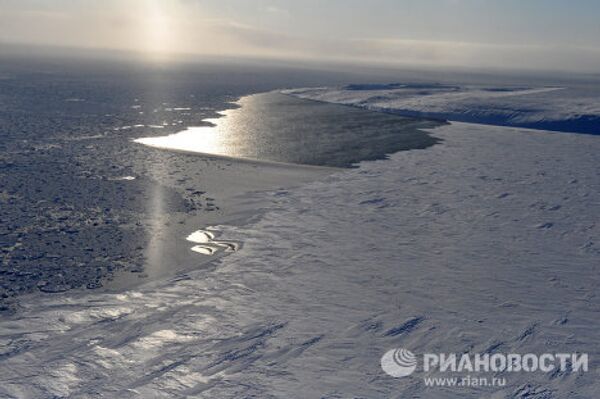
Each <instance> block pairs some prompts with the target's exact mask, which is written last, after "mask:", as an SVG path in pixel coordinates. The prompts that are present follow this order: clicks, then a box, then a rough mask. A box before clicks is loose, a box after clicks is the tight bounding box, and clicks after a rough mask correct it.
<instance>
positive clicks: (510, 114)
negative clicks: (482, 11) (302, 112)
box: [283, 85, 600, 133]
mask: <svg viewBox="0 0 600 399" xmlns="http://www.w3.org/2000/svg"><path fill="white" fill-rule="evenodd" d="M283 93H285V94H290V95H293V96H296V97H300V98H304V99H310V100H318V101H324V102H331V103H336V104H345V105H352V106H357V107H361V108H365V109H371V110H379V111H400V112H406V113H409V114H411V115H423V116H432V115H434V116H437V117H441V118H444V119H450V120H465V119H461V118H470V119H468V120H469V121H471V122H473V121H475V122H479V121H480V120H501V121H502V122H503V123H504V124H509V125H517V126H518V125H523V124H535V123H540V122H555V121H569V120H575V119H578V118H581V117H583V116H595V117H598V116H600V97H598V94H597V91H595V92H594V91H593V90H591V91H590V90H581V89H576V88H568V87H531V88H527V87H513V88H504V87H494V86H469V85H462V86H451V85H430V86H428V85H423V86H422V87H421V86H418V85H417V86H415V85H406V86H402V85H398V86H392V88H387V87H386V86H385V85H383V86H382V87H381V88H379V89H370V90H355V89H351V88H349V87H316V88H301V89H290V90H284V91H283ZM491 124H496V123H491ZM596 133H600V131H599V132H596Z"/></svg>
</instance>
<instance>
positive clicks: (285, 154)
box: [135, 93, 438, 167]
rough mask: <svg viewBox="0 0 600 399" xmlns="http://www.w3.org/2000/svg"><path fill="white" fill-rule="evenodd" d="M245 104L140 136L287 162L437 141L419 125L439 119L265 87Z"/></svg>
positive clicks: (342, 158) (364, 156)
mask: <svg viewBox="0 0 600 399" xmlns="http://www.w3.org/2000/svg"><path fill="white" fill-rule="evenodd" d="M237 104H238V105H239V106H240V108H237V109H230V110H227V111H223V112H221V115H222V117H221V118H213V119H207V120H206V122H210V123H212V124H213V125H214V126H203V127H190V128H188V129H186V130H184V131H182V132H179V133H175V134H171V135H168V136H162V137H145V138H140V139H137V140H135V141H136V142H137V143H141V144H145V145H148V146H151V147H156V148H162V149H170V150H177V151H187V152H196V153H203V154H210V155H218V156H227V157H234V158H248V159H255V160H265V161H276V162H286V163H297V164H308V165H321V166H335V167H348V166H351V165H352V164H354V163H357V162H360V161H362V160H372V159H381V158H384V157H385V155H386V154H390V153H393V152H397V151H400V150H407V149H414V148H425V147H428V146H430V145H433V144H435V143H436V142H437V140H436V139H434V138H432V137H430V136H429V135H427V134H426V133H424V132H422V131H421V130H419V129H422V128H431V127H434V126H437V125H438V123H436V122H432V121H425V120H416V119H410V118H404V117H400V116H397V115H389V114H384V113H378V112H372V111H366V110H361V109H357V108H351V107H345V106H340V105H333V104H325V103H319V102H315V101H308V100H302V99H298V98H293V97H290V96H286V95H283V94H279V93H263V94H255V95H251V96H246V97H243V98H241V99H240V100H239V101H238V102H237Z"/></svg>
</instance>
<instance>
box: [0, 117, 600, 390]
mask: <svg viewBox="0 0 600 399" xmlns="http://www.w3.org/2000/svg"><path fill="white" fill-rule="evenodd" d="M432 133H433V135H435V136H436V137H439V138H441V139H443V142H442V143H441V144H438V145H435V146H433V147H429V148H427V149H425V150H414V151H407V152H400V153H397V154H394V155H393V156H391V157H390V159H389V160H386V161H374V162H365V163H362V164H361V166H360V168H358V169H353V170H347V171H343V172H339V173H335V174H332V175H330V176H328V177H324V178H321V179H319V180H317V181H315V182H312V183H308V184H305V185H303V186H302V187H298V188H293V189H288V190H277V191H272V192H267V193H254V194H252V196H254V197H256V198H257V199H260V201H261V202H262V204H263V211H264V214H263V215H262V217H260V218H258V219H257V220H255V221H253V222H252V223H249V224H247V225H244V226H228V225H219V226H214V227H213V228H212V229H209V230H210V233H211V234H209V235H207V234H204V232H206V230H202V231H198V232H195V233H194V232H189V234H190V236H189V238H190V243H191V244H193V243H194V242H204V241H212V240H213V238H214V237H218V239H219V240H226V241H227V242H235V243H242V244H243V246H242V247H240V248H239V249H238V250H237V251H235V252H232V253H230V254H229V255H228V256H225V257H222V258H220V259H219V260H218V261H217V262H216V263H215V268H214V269H211V270H197V271H194V272H189V273H187V274H182V275H178V276H176V277H174V278H170V279H168V280H161V281H156V282H153V283H149V284H146V285H144V286H141V287H139V288H138V289H135V290H130V291H126V292H122V293H108V292H107V293H100V294H98V293H94V292H92V293H90V292H87V293H86V292H79V293H77V292H71V293H66V294H60V295H43V296H42V295H33V296H31V297H29V298H28V299H24V301H23V309H22V310H21V311H20V313H19V315H18V317H15V318H12V319H11V318H6V319H3V320H2V321H0V340H1V343H2V345H1V347H2V353H1V354H0V356H2V359H3V360H2V362H1V363H0V396H1V397H7V398H13V397H18V398H53V397H67V396H69V397H73V398H83V397H85V398H95V397H118V398H161V397H165V398H166V397H191V398H217V397H218V398H238V397H259V398H271V397H272V398H275V397H285V398H309V397H327V398H338V397H339V398H341V397H369V398H380V397H427V398H430V397H431V398H435V397H450V398H464V397H472V398H476V397H477V398H478V397H482V396H484V397H492V394H494V396H493V397H495V398H504V397H508V398H522V397H528V398H552V397H556V398H564V397H589V398H591V397H594V396H595V395H596V392H597V391H598V389H599V383H598V372H597V369H596V361H595V359H597V358H598V356H599V355H600V353H599V352H600V348H599V347H598V345H597V342H598V341H599V340H600V328H599V327H600V325H599V322H598V320H599V318H598V309H600V308H599V305H600V299H599V297H598V296H597V295H596V292H597V291H598V285H599V282H600V277H599V274H598V266H599V262H598V259H599V255H600V246H599V243H598V237H600V224H599V223H598V215H600V201H598V197H597V194H598V192H599V191H600V177H599V174H598V158H597V156H598V155H597V154H598V153H599V151H600V141H599V140H598V138H597V137H595V136H590V135H577V134H553V133H548V132H542V131H530V130H523V129H515V128H504V127H491V126H482V125H470V124H463V123H453V124H451V125H448V126H444V127H440V128H437V129H435V130H433V131H432ZM198 227H199V228H200V227H203V226H198ZM184 238H185V237H184ZM397 347H402V348H406V349H408V350H410V351H412V352H413V353H417V354H418V353H423V352H459V353H461V352H472V353H475V352H486V351H487V352H490V353H493V352H495V351H501V352H504V353H511V352H513V353H515V352H516V353H525V352H534V353H544V352H567V353H570V352H587V353H589V355H590V359H591V367H590V371H589V372H588V373H579V374H560V373H559V374H545V373H511V374H510V375H506V378H507V386H506V387H505V388H504V389H502V390H501V391H499V392H494V390H493V389H491V388H485V387H481V388H471V389H467V388H448V387H447V388H431V387H430V388H427V387H425V386H424V384H423V380H422V378H423V372H419V371H417V372H416V373H415V374H413V375H412V376H410V377H404V378H398V379H395V378H392V377H389V376H387V375H386V374H384V372H383V371H382V370H381V368H380V359H381V356H382V355H383V354H384V353H385V352H387V351H388V350H390V349H393V348H397Z"/></svg>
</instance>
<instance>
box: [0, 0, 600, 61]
mask: <svg viewBox="0 0 600 399" xmlns="http://www.w3.org/2000/svg"><path fill="white" fill-rule="evenodd" d="M599 21H600V1H597V0H370V1H366V0H320V1H318V0H78V1H77V0H47V1H41V0H0V41H1V42H8V43H32V44H51V45H58V46H75V47H92V48H110V49H126V50H129V49H131V50H136V51H142V52H145V53H147V54H149V55H151V54H152V55H154V56H160V57H161V58H162V59H168V58H169V54H173V53H193V54H199V55H228V56H252V57H277V58H302V59H311V60H312V59H316V60H319V59H327V60H344V61H366V62H397V63H403V64H413V65H419V64H425V65H453V66H473V67H479V66H484V67H510V68H544V69H563V70H564V69H566V70H586V71H596V72H600V22H599Z"/></svg>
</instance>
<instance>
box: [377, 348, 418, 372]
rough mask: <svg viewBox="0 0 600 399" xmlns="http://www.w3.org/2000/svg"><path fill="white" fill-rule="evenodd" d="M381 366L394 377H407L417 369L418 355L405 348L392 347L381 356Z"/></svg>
mask: <svg viewBox="0 0 600 399" xmlns="http://www.w3.org/2000/svg"><path fill="white" fill-rule="evenodd" d="M381 368H382V369H383V371H385V372H386V374H388V375H391V376H392V377H396V378H399V377H406V376H409V375H411V374H412V373H413V372H414V371H415V370H416V369H417V357H416V356H415V355H414V354H413V353H412V352H411V351H408V350H406V349H403V348H397V349H392V350H389V351H387V352H385V354H384V355H383V356H382V357H381Z"/></svg>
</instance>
